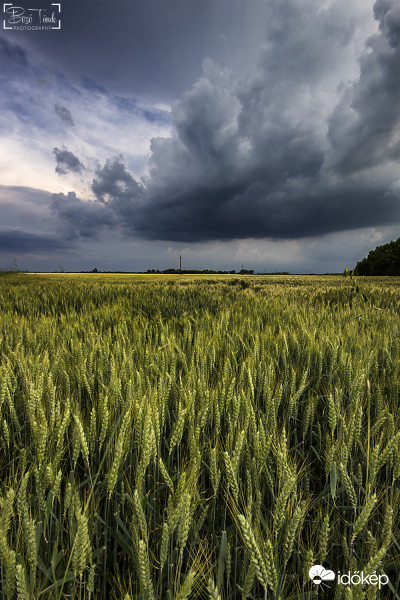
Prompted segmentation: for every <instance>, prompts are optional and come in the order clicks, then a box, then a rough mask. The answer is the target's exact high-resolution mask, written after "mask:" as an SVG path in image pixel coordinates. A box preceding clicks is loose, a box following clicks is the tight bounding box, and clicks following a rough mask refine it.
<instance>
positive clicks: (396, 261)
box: [354, 238, 400, 275]
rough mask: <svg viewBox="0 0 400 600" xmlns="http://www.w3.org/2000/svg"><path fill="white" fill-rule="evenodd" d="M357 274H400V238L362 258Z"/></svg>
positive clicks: (358, 264)
mask: <svg viewBox="0 0 400 600" xmlns="http://www.w3.org/2000/svg"><path fill="white" fill-rule="evenodd" d="M354 273H355V275H400V238H398V239H397V240H396V241H395V242H389V243H388V244H384V245H383V246H377V247H376V248H375V250H371V252H370V253H369V254H368V256H367V257H366V258H363V259H362V260H360V261H359V262H358V263H357V265H356V268H355V270H354Z"/></svg>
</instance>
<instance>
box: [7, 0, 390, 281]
mask: <svg viewBox="0 0 400 600" xmlns="http://www.w3.org/2000/svg"><path fill="white" fill-rule="evenodd" d="M39 5H40V8H42V13H41V16H42V17H43V16H46V15H47V16H51V15H52V12H54V10H56V13H57V14H56V17H57V19H58V18H59V16H60V18H61V28H60V29H51V30H43V29H42V30H40V29H32V27H33V26H35V25H38V23H39V21H38V19H39V14H38V11H37V10H36V11H31V10H30V9H32V8H36V9H37V8H38V7H39ZM15 6H18V7H20V8H19V9H18V11H17V12H15V11H14V15H12V14H11V13H10V10H11V11H12V10H13V9H14V7H15ZM7 7H8V8H7V10H8V12H7V13H4V7H3V5H2V8H3V13H2V29H1V32H0V267H6V266H7V265H9V264H10V263H11V261H12V260H13V259H14V258H17V261H18V265H19V266H20V267H21V268H25V269H29V270H37V271H41V270H43V271H52V270H57V269H59V268H64V269H65V270H86V269H92V268H94V267H97V268H98V269H100V270H114V269H116V270H117V269H119V270H139V271H141V270H146V269H149V268H150V269H151V268H156V269H157V268H158V269H164V268H168V267H177V266H178V265H179V255H180V254H181V255H182V261H183V267H185V268H218V269H236V270H239V269H240V268H241V267H242V265H243V266H244V267H245V268H252V269H255V271H260V272H263V271H264V270H265V271H267V272H268V271H271V272H273V271H276V270H278V271H281V270H285V271H290V272H292V273H301V272H316V273H318V272H322V273H323V272H335V271H343V269H344V268H345V267H346V266H354V265H355V263H356V262H357V260H360V259H361V258H363V257H364V256H365V255H366V254H367V253H368V251H369V250H370V249H372V248H374V247H375V246H377V245H379V244H383V243H386V242H387V241H390V240H391V239H397V237H399V236H400V168H399V166H400V67H399V65H400V4H399V2H398V0H377V1H376V2H374V1H373V0H129V1H128V0H126V1H121V0H109V1H107V2H105V1H101V0H64V2H61V15H59V14H58V7H57V6H53V7H51V5H50V1H49V0H31V1H30V2H29V1H27V0H23V1H22V2H18V3H17V4H14V5H12V4H11V6H10V5H7ZM22 9H24V11H25V13H24V15H25V16H31V17H32V20H31V21H30V27H29V23H28V24H25V25H24V24H23V21H22V20H21V14H22ZM13 16H14V17H15V18H14V22H13V20H12V17H13ZM15 21H16V22H17V23H15ZM42 24H43V21H42Z"/></svg>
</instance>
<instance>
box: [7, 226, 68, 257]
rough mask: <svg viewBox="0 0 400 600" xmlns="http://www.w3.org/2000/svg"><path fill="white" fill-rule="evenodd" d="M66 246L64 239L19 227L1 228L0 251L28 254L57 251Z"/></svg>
mask: <svg viewBox="0 0 400 600" xmlns="http://www.w3.org/2000/svg"><path fill="white" fill-rule="evenodd" d="M66 248H67V245H66V243H65V242H64V241H63V240H60V239H57V238H56V237H53V236H49V235H45V234H39V233H32V232H29V231H21V230H19V229H8V230H1V229H0V252H13V253H14V252H15V253H17V254H28V253H31V252H57V251H59V250H65V249H66Z"/></svg>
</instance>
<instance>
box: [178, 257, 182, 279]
mask: <svg viewBox="0 0 400 600" xmlns="http://www.w3.org/2000/svg"><path fill="white" fill-rule="evenodd" d="M179 273H180V275H182V255H181V254H180V255H179Z"/></svg>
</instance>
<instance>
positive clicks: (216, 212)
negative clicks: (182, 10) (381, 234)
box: [54, 0, 400, 242]
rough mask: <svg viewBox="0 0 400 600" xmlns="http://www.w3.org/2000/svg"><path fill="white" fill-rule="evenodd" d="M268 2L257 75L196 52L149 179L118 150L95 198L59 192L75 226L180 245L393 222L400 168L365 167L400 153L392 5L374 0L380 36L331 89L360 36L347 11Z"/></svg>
mask: <svg viewBox="0 0 400 600" xmlns="http://www.w3.org/2000/svg"><path fill="white" fill-rule="evenodd" d="M268 10H269V17H270V19H269V21H268V27H267V39H266V43H265V44H264V45H263V47H262V48H261V50H260V55H259V62H258V72H257V73H256V74H255V75H254V74H253V75H252V76H249V77H241V76H240V75H237V74H233V73H232V72H231V71H230V70H228V69H223V68H221V67H220V66H219V65H218V64H217V63H216V62H215V61H213V60H211V59H208V60H206V61H204V63H203V74H202V76H201V77H199V78H198V79H197V81H196V82H195V83H194V85H193V86H192V87H191V88H190V89H189V90H188V91H187V92H186V93H185V94H184V95H183V97H182V98H181V100H179V101H178V102H176V103H174V105H173V107H172V111H171V122H172V134H171V136H170V137H169V138H161V137H158V138H154V139H153V140H152V142H151V157H150V162H149V176H148V178H146V179H143V182H142V183H139V182H138V181H136V180H135V179H134V178H133V176H132V175H131V174H130V173H129V171H128V170H127V169H126V167H125V166H124V163H123V162H122V158H118V159H114V160H109V161H107V163H106V164H105V165H104V167H102V168H100V167H99V168H98V170H97V172H96V177H95V179H94V181H93V184H92V190H93V192H94V194H95V197H96V200H95V201H94V202H90V203H89V202H84V201H81V200H79V199H78V198H76V197H75V196H74V197H72V196H71V198H67V197H66V196H63V197H62V198H61V195H57V196H56V197H55V201H54V210H55V211H56V213H58V214H59V215H60V216H61V217H62V219H65V220H66V222H68V227H69V231H70V235H78V234H80V235H83V236H94V235H96V233H97V231H99V230H101V229H102V228H103V227H105V226H109V227H111V228H117V229H118V230H119V231H122V232H124V233H125V234H127V235H136V236H139V237H140V236H141V237H144V238H147V239H158V240H171V241H184V242H193V241H201V242H205V241H209V240H218V239H222V240H228V239H235V238H249V237H252V238H273V239H296V238H304V237H309V236H318V235H322V234H327V233H330V232H337V231H345V230H351V229H359V228H361V227H368V226H377V225H387V224H389V223H393V222H396V221H399V220H400V211H399V207H400V202H399V197H398V194H397V195H396V193H395V192H394V191H393V190H394V189H395V188H394V187H393V183H394V181H395V176H394V175H390V174H389V175H385V176H384V175H382V176H381V177H379V178H373V177H372V175H371V174H369V173H368V172H367V173H366V172H365V169H367V168H369V167H373V168H376V167H386V166H387V165H388V164H389V163H388V161H389V162H390V161H391V160H394V159H395V158H396V157H398V154H399V143H400V141H399V138H398V137H397V138H396V137H395V136H396V135H398V134H396V133H395V128H396V126H397V124H398V119H399V115H400V111H399V102H400V88H399V77H400V70H399V68H398V65H399V64H400V60H399V58H400V57H399V39H398V24H399V19H398V8H396V5H395V2H394V0H378V2H376V4H375V17H376V19H377V20H379V26H380V32H379V33H378V34H377V35H375V36H374V37H373V38H371V39H370V40H369V42H368V48H367V50H368V51H367V52H365V53H364V54H363V56H362V57H361V61H360V74H359V77H358V79H357V81H356V82H355V83H354V84H352V85H350V86H349V85H345V84H342V86H341V88H340V90H341V91H340V92H338V91H337V90H336V89H335V87H334V86H333V84H332V82H331V75H332V74H333V75H334V76H335V77H336V79H337V81H338V83H339V82H340V78H339V76H338V74H337V72H336V69H339V71H340V68H341V58H343V56H345V48H346V46H347V45H349V44H351V43H352V39H353V36H354V35H355V33H354V32H355V25H354V20H353V21H352V20H351V19H349V11H350V10H351V8H349V9H347V5H344V4H343V5H342V4H341V3H339V2H338V3H333V5H331V6H330V7H329V6H328V8H327V7H326V5H325V8H321V7H320V3H319V2H317V0H308V1H307V2H306V3H305V4H304V2H303V0H279V2H278V0H272V1H271V2H270V3H268ZM330 69H331V70H332V73H331V71H330ZM333 75H332V76H333ZM339 94H341V97H339ZM328 126H329V127H328ZM397 177H398V175H397Z"/></svg>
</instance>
